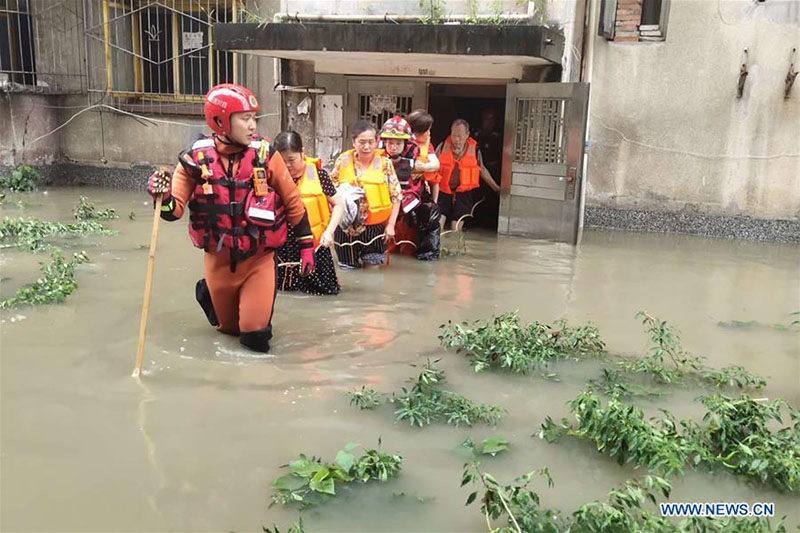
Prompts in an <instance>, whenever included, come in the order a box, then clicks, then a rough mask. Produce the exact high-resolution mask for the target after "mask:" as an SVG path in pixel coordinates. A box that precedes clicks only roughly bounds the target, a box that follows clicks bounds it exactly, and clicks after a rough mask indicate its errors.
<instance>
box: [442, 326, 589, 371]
mask: <svg viewBox="0 0 800 533" xmlns="http://www.w3.org/2000/svg"><path fill="white" fill-rule="evenodd" d="M440 327H441V328H442V330H443V331H442V333H441V334H440V335H439V341H440V342H441V344H442V346H444V347H445V348H456V353H463V354H464V355H465V356H466V357H467V359H469V361H470V364H472V367H473V368H474V369H475V371H476V372H481V371H484V370H487V369H507V370H510V371H511V372H513V373H519V374H526V373H529V372H531V371H534V370H538V369H541V368H542V367H544V366H546V365H547V364H549V363H550V362H552V361H555V360H559V359H567V358H571V357H575V358H590V357H597V356H600V355H602V354H603V353H604V352H605V343H604V342H603V340H602V339H601V338H600V334H599V332H598V331H597V328H596V327H595V326H593V325H591V324H586V325H582V326H578V327H569V326H567V323H566V322H565V321H563V320H559V321H556V322H555V323H554V324H552V325H549V324H544V323H541V322H531V323H530V324H526V325H523V324H522V323H521V322H520V319H519V316H518V315H517V313H516V312H510V313H504V314H502V315H500V316H493V317H492V318H491V319H489V320H486V321H482V320H478V321H475V322H472V323H470V322H462V323H460V324H456V323H453V322H448V323H447V324H445V325H442V326H440Z"/></svg>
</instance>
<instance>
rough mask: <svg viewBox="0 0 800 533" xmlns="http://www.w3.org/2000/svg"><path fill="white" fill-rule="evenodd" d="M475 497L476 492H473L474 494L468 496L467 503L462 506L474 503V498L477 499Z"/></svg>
mask: <svg viewBox="0 0 800 533" xmlns="http://www.w3.org/2000/svg"><path fill="white" fill-rule="evenodd" d="M477 496H478V491H475V492H473V493H472V494H470V495H469V496H468V497H467V503H465V504H464V505H469V504H471V503H472V502H474V501H475V498H477Z"/></svg>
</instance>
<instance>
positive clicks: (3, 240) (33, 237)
mask: <svg viewBox="0 0 800 533" xmlns="http://www.w3.org/2000/svg"><path fill="white" fill-rule="evenodd" d="M112 234H113V232H111V231H109V230H107V229H106V228H105V227H104V226H103V225H102V224H100V223H99V222H97V221H96V220H84V221H80V222H75V223H71V224H62V223H60V222H47V221H45V220H40V219H37V218H28V219H24V218H16V219H15V218H8V217H6V218H4V219H3V221H2V222H1V223H0V248H10V247H19V248H24V249H26V250H29V251H32V252H38V251H41V250H44V249H45V248H46V245H45V241H46V240H47V239H49V238H51V237H56V236H61V237H63V236H67V235H73V236H74V235H112Z"/></svg>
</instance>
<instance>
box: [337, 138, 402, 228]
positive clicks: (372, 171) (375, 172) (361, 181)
mask: <svg viewBox="0 0 800 533" xmlns="http://www.w3.org/2000/svg"><path fill="white" fill-rule="evenodd" d="M385 164H388V165H391V163H390V162H389V161H388V160H386V159H385V158H384V157H383V156H382V155H381V153H380V152H377V151H376V152H375V155H374V156H373V157H372V162H371V163H370V164H369V167H367V169H366V170H364V172H362V173H361V175H360V176H356V169H355V155H354V154H353V150H348V151H346V152H345V153H343V154H342V159H341V163H340V166H339V182H340V183H351V184H353V185H355V186H356V187H361V188H362V189H364V193H365V194H366V197H367V208H368V210H369V214H368V215H367V220H366V222H365V224H367V225H371V224H383V223H385V222H386V221H387V220H389V216H390V215H391V214H392V198H391V196H390V195H389V186H388V185H387V183H386V175H385V174H384V165H385Z"/></svg>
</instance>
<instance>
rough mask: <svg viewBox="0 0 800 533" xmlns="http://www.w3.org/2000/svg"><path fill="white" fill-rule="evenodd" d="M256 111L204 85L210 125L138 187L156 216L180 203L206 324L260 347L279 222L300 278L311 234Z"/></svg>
mask: <svg viewBox="0 0 800 533" xmlns="http://www.w3.org/2000/svg"><path fill="white" fill-rule="evenodd" d="M260 109H261V108H260V107H259V105H258V102H257V101H256V98H255V96H254V95H253V93H251V92H250V91H249V90H247V89H246V88H244V87H242V86H239V85H234V84H222V85H218V86H216V87H214V88H212V89H211V90H210V91H209V92H208V94H207V95H206V98H205V105H204V108H203V111H204V114H205V119H206V124H208V127H209V128H211V130H212V131H213V132H214V133H213V135H206V136H203V137H201V138H200V139H198V140H197V141H195V142H194V143H192V145H191V146H189V148H187V149H186V150H185V151H183V152H182V153H181V154H180V157H179V159H178V161H179V164H178V166H177V167H175V172H174V175H173V176H170V173H169V171H168V170H167V171H164V170H162V171H159V172H155V173H153V174H152V175H151V176H150V177H149V178H148V182H147V190H148V192H149V193H150V194H151V195H153V196H154V197H155V196H157V195H161V196H162V202H163V203H162V207H161V218H162V219H164V220H167V221H173V220H178V219H179V218H181V216H182V215H183V212H184V209H185V208H186V207H187V206H188V207H189V217H190V219H191V221H190V223H189V236H190V237H191V239H192V244H194V245H195V246H197V247H198V248H202V249H203V250H204V251H205V254H204V262H205V279H202V280H200V281H198V282H197V286H196V296H197V300H198V302H199V303H200V306H201V307H202V308H203V310H204V311H205V313H206V316H207V317H208V320H209V322H211V324H212V325H213V326H217V329H218V330H219V331H220V332H221V333H227V334H229V335H237V336H239V340H240V342H241V343H242V345H244V346H246V347H248V348H250V349H252V350H255V351H258V352H266V351H268V350H269V340H270V339H271V338H272V311H273V307H274V304H275V293H276V288H275V259H274V257H275V249H276V248H278V247H280V246H281V245H282V244H283V243H284V242H285V241H286V230H287V228H286V221H287V220H288V221H289V223H290V224H291V225H292V227H293V229H294V234H295V236H296V238H297V242H298V245H299V247H300V258H301V262H302V265H301V267H300V272H301V274H303V275H306V274H308V273H309V272H311V271H312V270H314V240H313V237H312V234H311V227H310V225H309V222H308V216H307V215H306V210H305V207H304V206H303V201H302V200H301V198H300V193H299V192H298V190H297V187H296V186H295V183H294V181H293V180H292V177H291V175H290V174H289V171H288V170H287V169H286V164H285V163H284V161H283V158H282V157H281V155H280V153H277V152H275V153H273V150H272V149H271V148H270V145H269V143H268V142H267V140H266V139H264V138H262V137H259V136H258V135H256V112H257V111H259V110H260Z"/></svg>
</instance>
